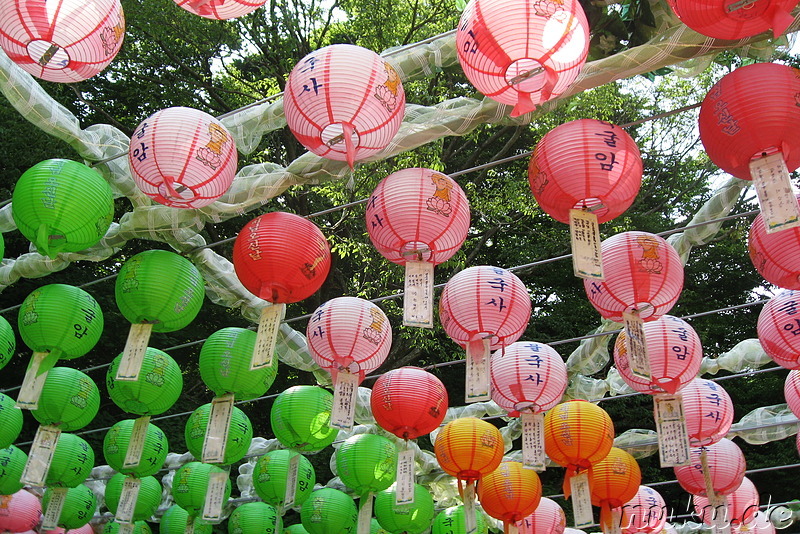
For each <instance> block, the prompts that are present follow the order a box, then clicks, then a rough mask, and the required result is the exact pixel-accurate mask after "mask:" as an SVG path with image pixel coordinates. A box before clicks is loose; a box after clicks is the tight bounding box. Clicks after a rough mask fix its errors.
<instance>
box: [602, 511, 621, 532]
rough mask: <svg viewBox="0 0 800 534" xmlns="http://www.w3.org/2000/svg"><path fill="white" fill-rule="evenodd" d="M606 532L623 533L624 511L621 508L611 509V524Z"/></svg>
mask: <svg viewBox="0 0 800 534" xmlns="http://www.w3.org/2000/svg"><path fill="white" fill-rule="evenodd" d="M604 534H622V511H621V509H620V508H612V509H611V524H610V525H608V530H607V531H606V532H605V533H604Z"/></svg>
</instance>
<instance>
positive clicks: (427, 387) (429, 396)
mask: <svg viewBox="0 0 800 534" xmlns="http://www.w3.org/2000/svg"><path fill="white" fill-rule="evenodd" d="M447 404H448V396H447V389H446V388H445V387H444V384H443V383H442V381H441V380H439V379H438V378H437V377H436V376H434V375H432V374H431V373H429V372H427V371H425V370H423V369H420V368H419V367H400V368H399V369H393V370H391V371H389V372H388V373H385V374H383V375H381V376H380V377H378V379H377V380H376V381H375V384H374V385H373V386H372V395H371V396H370V406H371V408H372V415H373V416H374V417H375V421H376V422H377V423H378V425H380V427H381V428H383V429H384V430H386V431H387V432H391V433H392V434H394V435H395V436H397V437H398V438H401V439H415V438H417V437H419V436H424V435H425V434H430V433H431V432H433V431H434V430H436V429H437V428H438V427H439V425H440V424H441V423H442V421H443V420H444V416H445V415H447Z"/></svg>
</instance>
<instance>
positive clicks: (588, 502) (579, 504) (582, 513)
mask: <svg viewBox="0 0 800 534" xmlns="http://www.w3.org/2000/svg"><path fill="white" fill-rule="evenodd" d="M569 487H570V492H571V495H570V498H569V500H570V501H571V502H572V514H573V518H574V520H575V528H583V527H588V526H589V525H592V524H594V514H593V513H592V491H591V489H590V488H589V473H587V472H586V471H584V472H583V473H578V474H577V475H574V476H573V477H572V478H570V479H569Z"/></svg>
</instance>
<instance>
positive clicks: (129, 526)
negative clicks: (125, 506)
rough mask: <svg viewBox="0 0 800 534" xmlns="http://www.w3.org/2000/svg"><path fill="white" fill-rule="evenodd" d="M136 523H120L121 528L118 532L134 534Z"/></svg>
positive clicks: (118, 533)
mask: <svg viewBox="0 0 800 534" xmlns="http://www.w3.org/2000/svg"><path fill="white" fill-rule="evenodd" d="M135 526H136V523H119V530H117V534H133V529H134V527H135Z"/></svg>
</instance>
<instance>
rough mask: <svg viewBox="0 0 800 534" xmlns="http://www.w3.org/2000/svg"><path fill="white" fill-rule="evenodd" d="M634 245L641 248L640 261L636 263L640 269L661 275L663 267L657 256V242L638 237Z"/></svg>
mask: <svg viewBox="0 0 800 534" xmlns="http://www.w3.org/2000/svg"><path fill="white" fill-rule="evenodd" d="M636 243H637V244H638V245H639V246H640V247H642V259H640V260H639V262H638V263H639V266H640V267H641V269H642V270H643V271H645V272H648V273H655V274H659V273H661V269H662V268H663V265H662V264H661V261H660V257H659V255H658V246H659V242H658V241H657V240H656V239H653V238H652V237H650V236H639V237H637V238H636Z"/></svg>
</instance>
